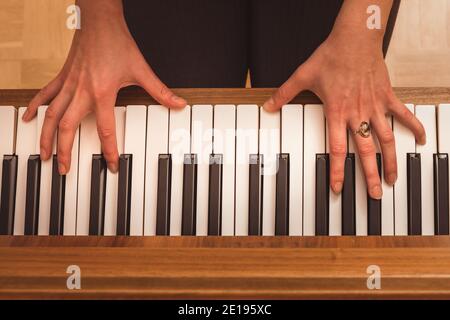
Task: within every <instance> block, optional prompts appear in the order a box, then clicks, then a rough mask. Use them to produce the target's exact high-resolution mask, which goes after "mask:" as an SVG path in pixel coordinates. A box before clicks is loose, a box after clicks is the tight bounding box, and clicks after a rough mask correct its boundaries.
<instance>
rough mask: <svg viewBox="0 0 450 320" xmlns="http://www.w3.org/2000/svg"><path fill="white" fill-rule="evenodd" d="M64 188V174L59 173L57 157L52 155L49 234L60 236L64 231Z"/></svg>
mask: <svg viewBox="0 0 450 320" xmlns="http://www.w3.org/2000/svg"><path fill="white" fill-rule="evenodd" d="M65 189H66V176H65V175H60V174H59V170H58V157H57V156H56V155H54V156H53V163H52V195H51V204H50V230H49V234H50V235H51V236H62V235H63V233H64V201H65Z"/></svg>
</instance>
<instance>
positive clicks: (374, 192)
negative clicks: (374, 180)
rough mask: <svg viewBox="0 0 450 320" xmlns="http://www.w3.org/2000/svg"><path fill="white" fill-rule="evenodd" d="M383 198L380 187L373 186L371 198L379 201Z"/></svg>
mask: <svg viewBox="0 0 450 320" xmlns="http://www.w3.org/2000/svg"><path fill="white" fill-rule="evenodd" d="M382 196H383V190H382V189H381V186H375V187H373V188H372V194H371V197H372V198H373V199H378V200H379V199H381V197H382Z"/></svg>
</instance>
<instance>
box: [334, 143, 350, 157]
mask: <svg viewBox="0 0 450 320" xmlns="http://www.w3.org/2000/svg"><path fill="white" fill-rule="evenodd" d="M330 152H331V155H332V156H334V157H345V156H346V155H347V147H346V146H345V144H344V143H333V144H332V145H331V146H330Z"/></svg>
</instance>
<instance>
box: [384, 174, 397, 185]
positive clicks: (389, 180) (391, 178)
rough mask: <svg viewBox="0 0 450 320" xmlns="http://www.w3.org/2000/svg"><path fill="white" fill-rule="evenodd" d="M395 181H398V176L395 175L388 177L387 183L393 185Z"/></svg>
mask: <svg viewBox="0 0 450 320" xmlns="http://www.w3.org/2000/svg"><path fill="white" fill-rule="evenodd" d="M395 181H397V175H396V174H395V173H391V174H390V175H388V179H387V181H386V182H387V183H388V184H390V185H393V184H394V183H395Z"/></svg>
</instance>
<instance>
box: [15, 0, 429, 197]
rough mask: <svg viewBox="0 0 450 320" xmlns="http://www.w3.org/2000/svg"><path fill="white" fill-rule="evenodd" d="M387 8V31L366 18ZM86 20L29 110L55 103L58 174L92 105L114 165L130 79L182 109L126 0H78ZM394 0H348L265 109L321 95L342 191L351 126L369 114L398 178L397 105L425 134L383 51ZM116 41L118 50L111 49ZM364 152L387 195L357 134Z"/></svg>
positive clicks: (48, 125)
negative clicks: (151, 60) (132, 24)
mask: <svg viewBox="0 0 450 320" xmlns="http://www.w3.org/2000/svg"><path fill="white" fill-rule="evenodd" d="M373 4H376V5H378V6H379V7H380V8H381V13H382V14H381V17H382V28H381V30H369V29H368V28H367V27H366V19H367V13H366V9H367V7H368V6H369V5H373ZM77 5H78V6H80V8H81V12H82V16H83V19H82V26H81V27H82V29H81V30H80V31H77V32H76V34H75V37H74V40H73V43H72V47H71V50H70V53H69V57H68V59H67V61H66V63H65V65H64V67H63V69H62V70H61V72H60V73H59V74H58V75H57V77H56V78H55V79H54V80H53V81H51V82H50V83H49V84H48V85H47V86H46V87H45V88H44V89H42V90H41V91H40V92H39V93H38V95H36V97H34V99H33V100H32V101H31V102H30V104H29V106H28V109H27V112H26V113H25V114H24V117H23V119H24V120H25V121H29V120H31V119H33V117H35V115H36V112H37V109H38V107H39V106H40V105H43V104H46V103H48V102H51V103H50V105H49V108H48V110H47V113H46V116H45V121H44V125H43V129H42V134H41V158H42V160H48V159H49V158H50V157H51V150H52V141H53V139H54V137H55V134H56V132H57V131H58V145H57V153H58V163H59V171H60V173H61V174H67V173H68V172H69V170H70V162H71V150H72V145H73V140H74V136H75V132H76V129H77V127H78V125H79V124H80V122H81V120H82V119H83V118H84V117H85V116H87V115H88V114H89V113H92V112H94V113H95V115H96V119H97V128H98V135H99V137H100V141H101V144H102V152H103V154H104V156H105V159H106V161H107V163H108V168H109V169H110V170H111V171H113V172H116V171H117V170H118V157H119V154H118V151H117V142H116V133H115V121H114V104H115V100H116V97H117V92H118V91H119V90H120V89H121V88H123V87H126V86H129V85H139V86H141V87H143V88H144V89H145V90H146V91H147V92H148V93H149V94H150V95H151V96H152V97H153V98H155V99H156V100H157V101H158V102H159V103H161V104H162V105H165V106H167V107H168V108H183V107H184V106H186V104H187V103H186V101H185V100H184V99H182V98H180V97H178V96H176V95H175V94H174V93H173V92H172V91H171V90H170V89H168V88H167V87H166V86H165V85H164V84H163V83H162V82H161V81H160V80H159V79H158V77H157V76H156V75H155V73H154V72H153V71H152V69H151V67H150V66H149V65H148V64H147V62H146V61H145V59H144V58H143V56H142V54H141V52H140V51H139V49H138V47H137V45H136V43H135V42H134V40H133V38H132V36H131V34H130V33H129V31H128V27H127V26H126V23H125V19H124V16H123V9H122V1H121V0H96V1H89V0H78V1H77ZM391 7H392V0H345V1H344V4H343V7H342V9H341V11H340V13H339V16H338V18H337V20H336V23H335V26H334V28H333V31H332V32H331V34H330V36H329V37H328V39H327V40H326V41H325V42H324V43H322V45H321V46H320V47H319V48H318V49H317V50H316V51H315V52H314V54H313V55H312V56H311V57H310V58H309V59H308V60H307V61H306V62H305V63H304V64H302V65H301V66H299V68H298V69H297V70H296V71H295V72H294V73H293V75H292V76H291V77H290V78H289V79H288V80H287V81H286V82H285V83H284V84H283V85H282V86H281V87H280V88H279V89H278V90H277V91H276V93H275V94H274V95H273V96H272V98H271V99H269V100H268V101H267V102H266V103H265V104H264V108H265V109H266V110H269V111H276V110H278V109H280V108H281V106H282V105H283V104H286V103H288V102H289V101H290V100H291V99H292V98H293V97H294V96H296V95H297V94H298V93H299V92H301V91H303V90H311V91H313V92H314V93H316V94H317V95H318V96H319V97H320V98H321V100H322V101H323V103H324V105H325V108H324V111H325V116H326V118H327V125H328V130H329V132H330V134H329V137H330V141H329V144H330V160H331V176H330V182H331V187H332V189H333V191H334V192H336V193H339V192H340V191H341V189H342V184H343V181H344V160H345V156H346V154H347V138H346V136H347V130H348V129H350V130H356V129H357V128H358V127H359V125H360V123H361V122H362V121H367V122H370V124H371V126H372V129H373V131H374V132H373V133H374V134H376V135H377V137H378V140H379V141H380V146H381V150H382V154H383V167H384V173H385V180H386V182H388V183H389V184H394V183H395V181H396V179H397V164H396V154H395V141H394V136H393V133H392V130H391V128H390V127H389V125H388V122H387V121H386V119H385V115H386V114H393V115H394V117H396V118H397V119H398V120H400V121H401V122H402V123H404V124H405V125H406V126H407V127H408V128H409V129H410V130H411V131H412V132H413V133H414V135H415V137H416V140H417V141H418V142H419V143H421V144H424V143H425V139H426V136H425V131H424V129H423V126H422V124H421V123H420V122H419V121H418V120H417V119H416V118H415V117H414V115H413V114H412V113H411V112H410V111H409V110H408V109H407V108H406V107H405V106H404V105H403V104H402V103H401V102H400V101H399V100H398V99H397V98H396V97H395V94H394V93H393V90H392V87H391V84H390V80H389V75H388V71H387V68H386V65H385V62H384V59H383V55H382V41H383V36H384V28H385V26H386V24H387V18H388V15H389V12H390V10H391ZM112 48H113V50H112ZM352 136H353V139H354V141H355V144H356V146H357V149H358V150H357V151H358V153H359V155H360V159H361V162H362V166H363V169H364V173H365V176H366V182H367V186H368V192H369V194H370V196H371V197H372V198H375V199H379V198H381V197H382V188H381V181H380V178H379V176H378V169H377V164H376V160H375V159H376V158H375V152H376V149H375V145H374V143H373V140H372V139H367V138H363V137H360V136H358V135H352Z"/></svg>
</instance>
